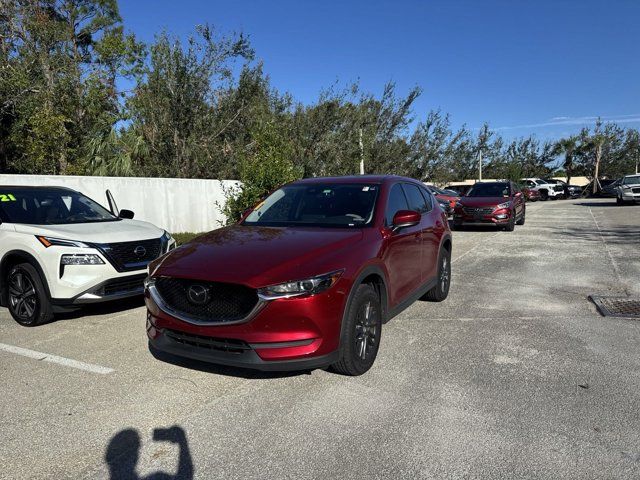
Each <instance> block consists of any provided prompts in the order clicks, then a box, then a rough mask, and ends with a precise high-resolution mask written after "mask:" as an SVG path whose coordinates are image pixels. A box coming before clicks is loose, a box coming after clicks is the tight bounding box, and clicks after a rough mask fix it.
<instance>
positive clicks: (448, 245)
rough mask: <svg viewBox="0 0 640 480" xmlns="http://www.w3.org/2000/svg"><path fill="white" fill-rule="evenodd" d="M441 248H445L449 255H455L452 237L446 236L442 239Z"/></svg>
mask: <svg viewBox="0 0 640 480" xmlns="http://www.w3.org/2000/svg"><path fill="white" fill-rule="evenodd" d="M440 248H445V249H447V250H448V251H449V253H453V242H452V240H451V235H445V236H444V237H442V241H441V242H440Z"/></svg>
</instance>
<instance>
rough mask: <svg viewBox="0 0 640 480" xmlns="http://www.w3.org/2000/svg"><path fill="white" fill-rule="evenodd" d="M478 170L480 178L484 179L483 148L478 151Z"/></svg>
mask: <svg viewBox="0 0 640 480" xmlns="http://www.w3.org/2000/svg"><path fill="white" fill-rule="evenodd" d="M478 172H479V180H480V181H482V150H480V151H479V152H478Z"/></svg>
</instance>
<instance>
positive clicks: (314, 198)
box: [145, 176, 451, 375]
mask: <svg viewBox="0 0 640 480" xmlns="http://www.w3.org/2000/svg"><path fill="white" fill-rule="evenodd" d="M149 271H150V275H149V277H148V278H147V280H146V282H145V287H146V288H145V300H146V304H147V309H148V313H147V334H148V337H149V342H150V347H151V351H152V352H153V353H155V351H158V350H159V351H164V352H168V353H170V354H174V355H178V356H183V357H189V358H193V359H198V360H204V361H209V362H214V363H219V364H226V365H233V366H239V367H248V368H255V369H261V370H301V369H302V370H304V369H312V368H323V367H326V366H329V365H331V366H332V367H333V368H334V370H336V371H338V372H340V373H343V374H347V375H360V374H362V373H364V372H366V371H367V370H368V369H369V368H370V367H371V365H372V364H373V362H374V360H375V357H376V355H377V352H378V346H379V345H380V333H381V327H382V324H383V323H385V322H386V321H388V320H389V319H391V318H392V317H393V316H395V315H397V314H398V313H399V312H401V311H402V310H403V309H405V308H407V307H408V306H409V305H411V304H412V303H413V302H414V301H416V300H417V299H426V300H431V301H442V300H444V299H445V298H446V297H447V294H448V292H449V283H450V279H451V233H450V231H449V227H448V223H447V219H446V217H445V215H444V213H443V212H442V210H441V208H440V206H439V205H438V203H437V202H436V200H435V199H434V198H433V196H432V195H431V194H430V193H429V192H428V191H427V190H426V188H425V187H424V185H423V184H422V183H420V182H418V181H416V180H412V179H410V178H404V177H396V176H358V177H339V178H315V179H305V180H300V181H297V182H293V183H290V184H287V185H285V186H283V187H281V188H280V189H278V190H276V191H275V192H274V193H273V194H271V195H270V196H269V197H267V199H266V200H264V201H263V202H261V203H260V204H258V205H257V206H256V207H255V208H254V209H253V210H252V211H251V212H250V213H248V214H246V215H245V216H244V218H243V219H242V220H241V221H240V222H239V223H238V224H236V225H233V226H230V227H226V228H221V229H219V230H214V231H212V232H210V233H208V234H205V235H203V236H201V237H199V238H197V239H196V240H194V241H192V242H191V243H188V244H186V245H184V246H181V247H179V248H177V249H176V250H174V251H172V252H169V253H168V254H166V255H165V256H163V257H161V258H160V259H158V260H157V261H155V262H153V263H152V264H151V265H150V268H149Z"/></svg>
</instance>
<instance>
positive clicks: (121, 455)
mask: <svg viewBox="0 0 640 480" xmlns="http://www.w3.org/2000/svg"><path fill="white" fill-rule="evenodd" d="M153 440H155V441H159V442H170V443H174V444H176V445H178V448H179V450H180V453H179V457H178V469H177V471H176V473H175V475H174V474H170V473H167V472H162V471H158V472H154V473H151V474H149V475H146V476H140V475H138V473H137V472H136V465H137V464H138V459H139V457H140V447H141V445H142V442H141V438H140V434H139V433H138V431H137V430H134V429H132V428H128V429H125V430H121V431H120V432H118V433H116V434H115V435H114V436H113V437H112V438H111V440H110V441H109V445H108V446H107V450H106V452H105V456H104V459H105V461H106V463H107V465H108V467H109V478H110V479H111V480H191V479H193V460H192V458H191V452H190V451H189V444H188V442H187V435H186V433H185V431H184V430H183V429H182V428H181V427H178V426H173V427H171V428H156V429H155V430H154V431H153Z"/></svg>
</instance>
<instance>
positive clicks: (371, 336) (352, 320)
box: [332, 284, 382, 376]
mask: <svg viewBox="0 0 640 480" xmlns="http://www.w3.org/2000/svg"><path fill="white" fill-rule="evenodd" d="M347 308H348V311H347V315H346V316H345V319H344V322H345V324H344V326H343V334H342V339H341V342H340V350H339V352H340V357H339V360H338V361H337V362H336V363H334V364H333V365H332V368H333V369H334V370H335V371H336V372H338V373H341V374H343V375H351V376H355V375H362V374H363V373H365V372H366V371H367V370H369V369H370V368H371V366H372V365H373V362H374V361H375V359H376V356H377V355H378V348H379V347H380V334H381V333H382V332H381V331H382V306H381V304H380V298H379V296H378V293H377V292H376V290H375V289H374V288H373V286H371V285H367V284H362V285H358V287H357V290H356V293H355V294H354V296H353V298H352V300H351V302H350V303H349V306H348V307H347Z"/></svg>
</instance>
